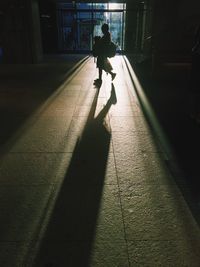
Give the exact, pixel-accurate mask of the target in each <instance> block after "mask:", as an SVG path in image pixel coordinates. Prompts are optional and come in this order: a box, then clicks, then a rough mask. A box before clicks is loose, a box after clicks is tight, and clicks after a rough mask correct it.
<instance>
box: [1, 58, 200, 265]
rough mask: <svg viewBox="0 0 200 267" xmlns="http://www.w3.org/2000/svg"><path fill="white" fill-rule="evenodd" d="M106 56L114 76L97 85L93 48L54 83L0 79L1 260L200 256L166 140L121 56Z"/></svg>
mask: <svg viewBox="0 0 200 267" xmlns="http://www.w3.org/2000/svg"><path fill="white" fill-rule="evenodd" d="M111 61H112V64H113V68H114V70H115V72H116V73H117V76H116V78H115V80H114V81H113V83H112V82H111V77H110V76H109V75H106V74H105V73H104V75H103V83H102V85H101V86H100V87H97V86H95V85H94V84H93V82H94V79H96V78H97V77H98V72H97V69H96V67H95V63H94V59H93V58H90V59H89V60H86V61H85V62H84V63H83V64H82V65H81V66H80V67H79V68H78V69H77V70H76V71H75V72H74V74H72V75H71V76H69V77H68V78H67V79H66V80H65V82H64V83H62V84H61V85H59V86H57V88H56V84H54V83H53V84H54V86H52V80H50V81H48V82H47V81H44V82H43V81H42V80H37V79H35V77H33V79H32V81H35V83H34V86H33V84H31V85H30V88H29V87H28V84H27V83H25V82H24V83H23V77H21V78H17V77H18V76H16V84H17V85H18V87H17V88H14V85H12V86H13V87H12V86H11V85H7V84H6V81H5V83H4V84H3V83H2V84H1V88H0V89H1V91H0V93H1V96H2V97H1V102H0V108H1V110H2V111H3V110H5V109H6V110H7V111H8V110H10V113H8V112H6V113H4V118H3V117H1V124H2V125H3V127H4V128H3V129H4V130H3V131H2V132H3V134H1V162H0V214H1V215H0V216H1V219H0V266H1V267H4V266H5V267H11V266H12V267H15V266H20V267H22V266H26V267H29V266H36V267H40V266H41V267H45V266H51V267H89V266H91V267H96V266H98V267H99V266H102V267H115V266H120V267H126V266H129V267H130V266H131V267H135V266H151V267H154V266H165V267H166V266H178V267H182V266H188V267H190V266H199V264H200V231H199V227H198V225H197V223H196V222H195V220H194V218H193V217H192V214H191V212H190V210H189V208H188V206H187V204H186V203H185V201H184V198H183V196H182V194H181V192H180V191H179V189H178V188H177V186H176V184H175V182H174V179H173V177H172V176H171V174H170V171H169V170H168V168H167V166H166V164H165V160H164V159H165V157H166V151H165V147H164V146H163V145H162V143H161V142H160V141H159V139H158V138H157V135H156V134H155V133H153V132H152V131H151V129H150V127H149V125H148V123H147V121H146V119H145V117H144V114H143V112H142V109H141V107H140V104H139V101H138V98H137V95H136V93H135V88H134V86H133V84H132V82H131V79H130V76H129V73H128V71H127V67H126V65H125V63H124V60H123V58H122V57H120V56H118V57H116V58H114V59H112V60H111ZM51 75H53V74H52V72H51ZM30 76H31V74H30ZM20 79H21V83H19V80H20ZM26 86H27V88H26ZM48 86H49V87H51V89H49V91H48V93H47V90H46V89H45V88H48ZM36 88H37V90H36ZM20 90H21V91H20ZM45 90H46V91H45ZM140 90H142V88H140ZM8 92H9V93H8ZM20 92H23V94H21V101H20V98H19V94H20ZM5 96H7V97H9V98H7V99H6V97H5ZM16 97H17V98H18V101H17V102H16V100H15V99H16ZM25 100H26V101H25ZM13 116H14V117H13ZM12 118H14V119H12Z"/></svg>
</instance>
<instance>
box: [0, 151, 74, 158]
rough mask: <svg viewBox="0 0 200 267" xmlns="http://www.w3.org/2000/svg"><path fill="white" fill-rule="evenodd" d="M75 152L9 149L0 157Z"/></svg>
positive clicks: (68, 152)
mask: <svg viewBox="0 0 200 267" xmlns="http://www.w3.org/2000/svg"><path fill="white" fill-rule="evenodd" d="M72 153H73V151H72V152H70V151H19V152H17V151H9V152H6V153H0V157H1V156H2V157H6V156H9V155H44V154H46V155H51V154H60V155H62V154H66V155H67V154H69V155H71V154H72Z"/></svg>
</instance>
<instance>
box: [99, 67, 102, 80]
mask: <svg viewBox="0 0 200 267" xmlns="http://www.w3.org/2000/svg"><path fill="white" fill-rule="evenodd" d="M99 80H100V81H101V80H102V68H99Z"/></svg>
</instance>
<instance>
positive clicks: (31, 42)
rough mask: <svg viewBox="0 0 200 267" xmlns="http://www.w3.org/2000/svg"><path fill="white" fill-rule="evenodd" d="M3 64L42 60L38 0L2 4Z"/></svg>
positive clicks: (12, 1) (14, 0) (0, 20)
mask: <svg viewBox="0 0 200 267" xmlns="http://www.w3.org/2000/svg"><path fill="white" fill-rule="evenodd" d="M0 22H1V27H0V28H1V30H0V42H1V45H0V47H1V53H2V54H3V56H2V61H3V63H36V62H38V61H40V60H41V58H42V47H41V36H40V20H39V9H38V3H37V0H7V1H4V2H0Z"/></svg>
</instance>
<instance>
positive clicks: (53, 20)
mask: <svg viewBox="0 0 200 267" xmlns="http://www.w3.org/2000/svg"><path fill="white" fill-rule="evenodd" d="M39 10H40V25H41V36H42V45H43V51H44V53H56V52H57V51H58V33H57V17H56V12H57V10H56V1H51V0H40V1H39Z"/></svg>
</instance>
